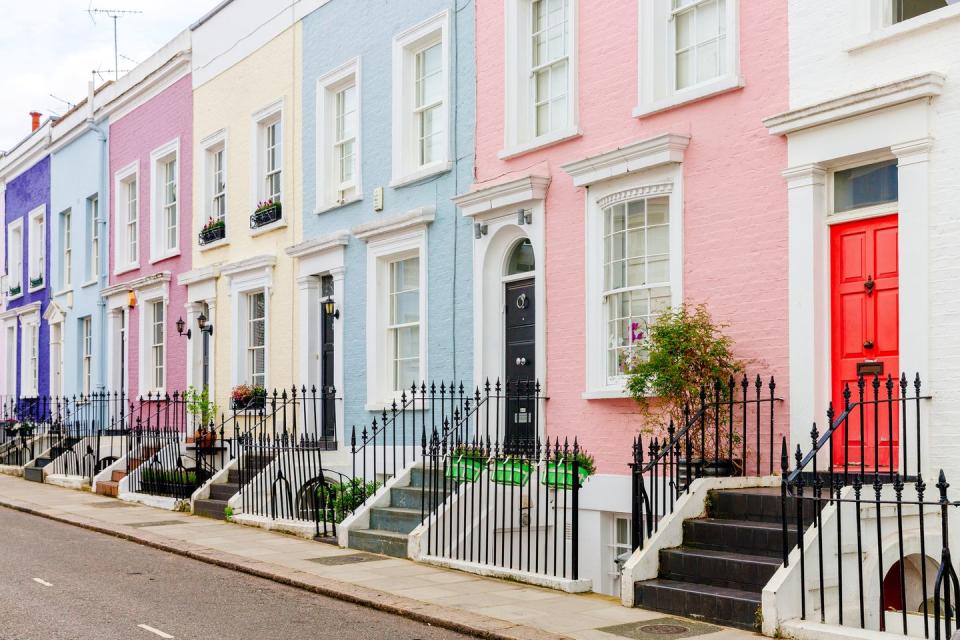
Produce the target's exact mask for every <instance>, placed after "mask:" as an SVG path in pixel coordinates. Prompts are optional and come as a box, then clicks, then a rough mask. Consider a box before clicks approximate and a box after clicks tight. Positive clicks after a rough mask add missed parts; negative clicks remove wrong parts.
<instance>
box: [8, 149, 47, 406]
mask: <svg viewBox="0 0 960 640" xmlns="http://www.w3.org/2000/svg"><path fill="white" fill-rule="evenodd" d="M41 205H43V208H44V218H43V220H44V225H43V230H44V235H45V237H44V264H43V270H44V274H43V288H41V289H39V290H37V291H33V292H30V291H29V288H30V273H29V270H30V260H29V257H30V254H29V247H30V228H29V227H30V224H29V220H28V215H29V213H30V212H31V211H33V210H34V209H36V208H37V207H39V206H41ZM5 218H6V219H5V220H4V223H5V228H6V225H9V224H10V223H11V222H13V221H15V220H17V219H18V218H22V219H23V230H24V233H23V248H22V250H23V253H22V255H23V258H24V259H23V276H22V280H21V281H22V282H23V295H21V296H20V297H18V298H15V299H12V300H11V299H9V298H8V299H7V309H17V308H19V307H23V306H25V305H28V304H31V303H33V302H39V303H40V318H41V320H40V354H39V356H40V358H39V360H40V363H39V364H40V366H39V369H40V376H39V377H40V379H39V389H38V390H39V392H40V395H41V396H43V395H46V394H47V393H49V390H50V389H49V387H50V375H49V370H50V368H49V367H50V327H49V326H48V325H47V321H46V320H43V314H44V312H45V311H46V310H47V304H48V303H49V301H50V293H49V286H48V285H49V283H50V157H49V156H47V157H45V158H44V159H43V160H41V161H40V162H38V163H37V164H35V165H33V166H32V167H30V168H29V169H27V170H26V171H24V172H23V173H22V174H20V175H19V176H17V177H16V178H14V179H13V180H11V181H10V182H8V183H7V190H6V216H5ZM6 235H7V234H6V233H4V240H3V241H4V242H6ZM4 255H6V256H8V257H9V255H10V248H9V247H7V251H6V253H5V254H4ZM22 350H23V332H22V330H21V329H20V328H19V327H18V333H17V395H18V396H19V395H20V356H21V352H22Z"/></svg>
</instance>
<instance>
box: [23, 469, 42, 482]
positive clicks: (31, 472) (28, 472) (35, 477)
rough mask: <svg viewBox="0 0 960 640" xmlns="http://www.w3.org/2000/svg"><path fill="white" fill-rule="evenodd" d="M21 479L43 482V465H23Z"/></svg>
mask: <svg viewBox="0 0 960 640" xmlns="http://www.w3.org/2000/svg"><path fill="white" fill-rule="evenodd" d="M23 479H24V480H29V481H30V482H43V467H33V466H30V467H24V468H23Z"/></svg>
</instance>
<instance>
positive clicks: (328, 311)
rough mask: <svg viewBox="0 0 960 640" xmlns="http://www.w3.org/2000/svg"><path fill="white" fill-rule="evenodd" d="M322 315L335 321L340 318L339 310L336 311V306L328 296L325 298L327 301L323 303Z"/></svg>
mask: <svg viewBox="0 0 960 640" xmlns="http://www.w3.org/2000/svg"><path fill="white" fill-rule="evenodd" d="M323 313H324V314H325V315H328V316H333V317H334V318H336V319H339V318H340V310H339V309H337V305H336V304H335V303H334V302H333V298H331V297H330V296H327V299H326V300H324V301H323Z"/></svg>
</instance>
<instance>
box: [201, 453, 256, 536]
mask: <svg viewBox="0 0 960 640" xmlns="http://www.w3.org/2000/svg"><path fill="white" fill-rule="evenodd" d="M271 460H272V459H271V458H269V457H266V456H256V455H250V454H248V455H247V457H246V459H245V461H244V464H245V470H246V472H247V473H248V474H249V478H253V476H255V475H256V474H258V473H259V472H260V471H261V470H262V469H263V468H264V467H266V466H267V465H268V464H270V462H271ZM239 491H240V470H239V469H238V468H237V467H236V466H234V467H233V468H232V469H230V470H229V471H227V481H226V482H220V483H217V484H211V485H210V497H208V498H198V499H197V500H194V501H193V512H194V513H195V514H197V515H201V516H207V517H209V518H215V519H217V520H226V519H227V516H226V513H225V511H224V510H225V509H226V508H227V503H228V502H230V498H232V497H233V496H234V495H236V493H237V492H239Z"/></svg>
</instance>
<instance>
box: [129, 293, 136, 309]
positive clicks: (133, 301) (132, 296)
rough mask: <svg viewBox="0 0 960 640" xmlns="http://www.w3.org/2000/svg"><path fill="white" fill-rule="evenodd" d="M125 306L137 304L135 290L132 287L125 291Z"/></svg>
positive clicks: (132, 306) (131, 306)
mask: <svg viewBox="0 0 960 640" xmlns="http://www.w3.org/2000/svg"><path fill="white" fill-rule="evenodd" d="M127 306H128V307H130V308H131V309H133V308H134V307H135V306H137V292H136V291H134V290H133V289H130V290H129V291H127Z"/></svg>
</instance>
